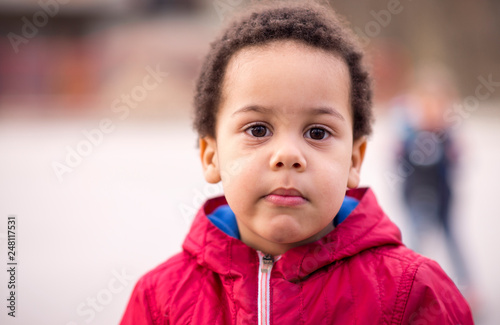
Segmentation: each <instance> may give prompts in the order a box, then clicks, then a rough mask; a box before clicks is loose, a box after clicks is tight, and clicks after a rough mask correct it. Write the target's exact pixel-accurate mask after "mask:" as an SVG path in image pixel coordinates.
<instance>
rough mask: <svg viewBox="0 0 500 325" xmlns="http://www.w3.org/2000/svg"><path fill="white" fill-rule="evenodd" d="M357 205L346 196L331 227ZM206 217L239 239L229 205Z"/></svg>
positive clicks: (343, 218)
mask: <svg viewBox="0 0 500 325" xmlns="http://www.w3.org/2000/svg"><path fill="white" fill-rule="evenodd" d="M358 203H359V201H358V200H356V199H355V198H352V197H350V196H346V197H345V198H344V202H342V206H341V207H340V210H339V212H338V213H337V215H336V216H335V218H333V225H334V226H335V227H337V226H338V225H339V224H340V223H341V222H342V221H344V220H345V219H346V218H347V217H348V216H349V214H351V212H352V210H354V209H355V208H356V206H358ZM207 217H208V219H209V220H210V221H211V222H212V223H213V224H214V225H215V226H216V227H217V228H219V229H220V230H222V231H223V232H224V233H226V234H227V235H229V236H231V237H234V238H236V239H240V231H239V230H238V224H237V223H236V216H235V215H234V212H233V211H232V210H231V208H230V207H229V205H227V204H225V205H221V206H220V207H218V208H217V209H215V211H214V212H212V213H211V214H209V215H208V216H207Z"/></svg>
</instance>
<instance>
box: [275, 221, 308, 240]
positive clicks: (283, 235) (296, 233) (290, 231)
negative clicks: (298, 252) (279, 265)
mask: <svg viewBox="0 0 500 325" xmlns="http://www.w3.org/2000/svg"><path fill="white" fill-rule="evenodd" d="M267 232H268V233H267V236H266V237H267V238H268V240H269V241H272V242H274V243H277V244H292V243H296V242H300V241H302V240H304V239H306V237H305V236H304V233H303V231H302V229H300V228H298V227H290V225H286V226H284V227H276V226H274V227H269V230H268V231H267Z"/></svg>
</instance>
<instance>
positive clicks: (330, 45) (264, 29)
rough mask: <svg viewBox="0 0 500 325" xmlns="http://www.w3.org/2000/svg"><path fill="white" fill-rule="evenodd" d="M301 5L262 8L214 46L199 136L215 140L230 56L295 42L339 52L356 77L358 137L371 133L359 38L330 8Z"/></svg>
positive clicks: (200, 105) (201, 93)
mask: <svg viewBox="0 0 500 325" xmlns="http://www.w3.org/2000/svg"><path fill="white" fill-rule="evenodd" d="M305 2H306V3H304V2H303V1H301V2H300V3H290V2H288V3H283V2H278V3H274V4H265V5H262V4H260V5H257V6H253V7H250V8H248V9H247V11H246V12H245V13H244V14H242V15H240V16H237V17H235V18H233V20H232V21H231V22H230V23H229V24H228V25H227V27H226V28H225V29H224V30H223V31H222V33H221V35H220V36H219V37H218V38H216V40H215V41H214V42H212V43H211V47H210V50H209V52H208V54H207V56H206V58H205V62H204V64H203V66H202V70H201V73H200V76H199V79H198V81H197V84H196V95H195V98H194V105H195V117H194V129H195V130H196V131H197V132H198V135H199V136H200V137H205V136H212V137H214V138H215V125H216V115H217V110H218V105H219V102H220V99H221V92H222V84H223V81H224V75H225V70H226V67H227V64H228V62H229V60H230V59H231V57H232V56H233V55H234V54H235V53H236V52H237V51H238V50H240V49H242V48H244V47H247V46H256V45H264V44H267V43H270V42H272V41H278V40H295V41H299V42H302V43H305V44H307V45H309V46H312V47H315V48H319V49H323V50H326V51H330V52H333V53H335V54H340V56H341V57H342V58H343V59H344V60H345V63H346V64H347V67H348V69H349V73H350V77H351V94H350V95H351V106H352V107H351V109H352V116H353V121H354V122H353V138H354V139H358V138H359V137H361V136H364V135H369V134H370V133H371V124H372V120H373V116H372V90H371V79H370V76H369V73H368V71H367V68H366V67H365V65H364V64H363V51H362V49H361V46H360V45H359V43H358V42H357V39H356V37H355V36H354V34H353V33H352V32H351V31H350V30H349V29H348V28H347V27H346V25H345V24H344V23H343V22H342V21H341V19H340V17H339V16H338V15H337V14H336V13H335V12H334V11H333V10H332V9H331V8H329V7H326V6H323V5H320V4H317V3H314V2H308V1H305Z"/></svg>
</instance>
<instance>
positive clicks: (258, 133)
mask: <svg viewBox="0 0 500 325" xmlns="http://www.w3.org/2000/svg"><path fill="white" fill-rule="evenodd" d="M252 135H253V136H254V137H263V136H265V135H266V127H265V126H262V125H256V126H254V127H252Z"/></svg>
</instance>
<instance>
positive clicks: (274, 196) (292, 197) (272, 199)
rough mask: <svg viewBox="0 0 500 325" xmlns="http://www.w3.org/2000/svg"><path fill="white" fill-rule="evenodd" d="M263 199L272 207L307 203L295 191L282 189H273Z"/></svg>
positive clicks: (300, 194)
mask: <svg viewBox="0 0 500 325" xmlns="http://www.w3.org/2000/svg"><path fill="white" fill-rule="evenodd" d="M264 198H265V200H266V201H267V202H269V203H271V204H273V205H277V206H283V207H293V206H299V205H302V204H304V203H306V202H307V201H308V200H307V199H306V198H305V197H304V196H303V195H302V193H300V191H298V190H297V189H295V188H283V187H280V188H278V189H275V190H274V191H272V192H271V193H269V194H268V195H266V196H264Z"/></svg>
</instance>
